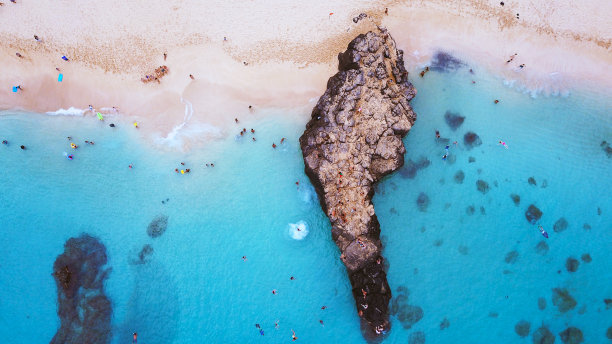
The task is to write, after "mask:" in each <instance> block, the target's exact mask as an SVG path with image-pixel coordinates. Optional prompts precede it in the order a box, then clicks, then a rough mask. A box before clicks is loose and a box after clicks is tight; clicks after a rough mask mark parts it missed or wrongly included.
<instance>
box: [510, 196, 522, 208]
mask: <svg viewBox="0 0 612 344" xmlns="http://www.w3.org/2000/svg"><path fill="white" fill-rule="evenodd" d="M510 198H512V202H514V205H516V206H517V207H518V205H519V204H520V203H521V196H519V195H517V194H510Z"/></svg>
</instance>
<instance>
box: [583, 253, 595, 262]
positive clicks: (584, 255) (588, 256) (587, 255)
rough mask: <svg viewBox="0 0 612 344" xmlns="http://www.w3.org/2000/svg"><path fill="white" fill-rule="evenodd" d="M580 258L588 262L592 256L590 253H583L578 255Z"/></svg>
mask: <svg viewBox="0 0 612 344" xmlns="http://www.w3.org/2000/svg"><path fill="white" fill-rule="evenodd" d="M580 259H582V261H583V262H585V263H590V262H591V261H592V260H593V258H591V255H590V254H588V253H585V254H583V255H582V256H580Z"/></svg>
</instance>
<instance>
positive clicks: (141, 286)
mask: <svg viewBox="0 0 612 344" xmlns="http://www.w3.org/2000/svg"><path fill="white" fill-rule="evenodd" d="M133 271H134V280H135V283H134V289H133V290H132V294H131V296H130V299H129V301H128V305H127V309H128V311H127V314H126V317H125V319H126V320H125V322H124V323H123V324H122V325H121V326H120V327H121V329H120V331H119V333H122V334H125V339H123V338H121V340H120V342H131V339H132V336H131V334H132V333H133V332H134V329H138V337H139V338H138V339H139V340H140V341H142V342H143V343H147V344H164V343H174V342H175V339H176V334H177V329H178V327H179V320H180V308H179V298H178V293H177V289H176V286H175V283H174V281H173V279H172V277H171V275H170V274H169V273H168V272H167V270H166V268H165V267H164V266H163V265H162V264H161V263H160V262H158V261H157V260H152V261H151V262H149V263H148V264H141V265H134V266H133ZM140 341H139V342H140Z"/></svg>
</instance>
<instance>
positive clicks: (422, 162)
mask: <svg viewBox="0 0 612 344" xmlns="http://www.w3.org/2000/svg"><path fill="white" fill-rule="evenodd" d="M430 164H431V161H429V159H427V158H426V157H424V156H422V157H420V158H419V159H418V160H417V161H412V159H408V160H407V161H406V163H405V164H404V166H403V167H402V168H400V170H399V174H400V176H402V178H408V179H413V178H414V177H416V174H417V172H418V171H419V170H421V169H424V168H427V167H428V166H429V165H430Z"/></svg>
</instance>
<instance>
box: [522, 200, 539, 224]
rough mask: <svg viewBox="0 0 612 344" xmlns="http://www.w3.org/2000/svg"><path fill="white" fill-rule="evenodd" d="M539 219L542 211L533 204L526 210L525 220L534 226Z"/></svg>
mask: <svg viewBox="0 0 612 344" xmlns="http://www.w3.org/2000/svg"><path fill="white" fill-rule="evenodd" d="M541 217H542V211H541V210H540V209H539V208H538V207H536V206H535V205H533V204H531V205H530V206H529V208H527V211H526V212H525V218H526V219H527V221H529V223H531V224H532V225H535V224H536V223H537V222H538V221H539V220H540V218H541Z"/></svg>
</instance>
